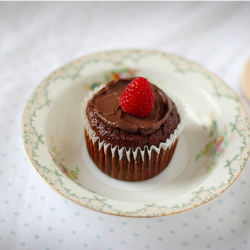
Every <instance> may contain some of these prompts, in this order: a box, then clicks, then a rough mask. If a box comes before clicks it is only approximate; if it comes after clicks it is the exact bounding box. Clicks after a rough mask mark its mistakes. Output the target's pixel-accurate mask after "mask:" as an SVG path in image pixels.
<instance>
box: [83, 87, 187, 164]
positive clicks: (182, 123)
mask: <svg viewBox="0 0 250 250" xmlns="http://www.w3.org/2000/svg"><path fill="white" fill-rule="evenodd" d="M103 87H105V85H102V86H100V87H96V88H95V89H94V91H90V92H89V94H88V95H87V96H86V97H84V101H83V102H82V116H83V123H84V127H85V129H86V132H87V134H88V136H89V138H91V140H92V143H93V144H95V142H96V141H98V144H99V150H101V148H102V147H103V149H104V153H105V155H106V152H107V149H108V148H109V146H111V152H112V157H113V156H114V155H115V152H116V149H117V148H118V154H119V160H121V159H122V157H123V156H125V155H126V156H127V160H128V161H130V159H131V156H132V157H133V159H134V160H136V158H137V155H138V152H139V153H140V155H141V158H142V161H144V155H145V152H147V153H148V156H149V159H150V158H151V155H152V152H153V151H155V152H156V153H157V154H159V153H160V151H161V149H163V150H165V151H166V150H167V149H170V148H171V146H172V145H174V144H175V142H176V140H178V138H179V136H180V134H181V131H182V130H183V128H184V126H185V119H186V111H185V108H184V106H183V104H182V102H181V101H180V100H179V99H178V98H177V97H176V96H175V95H173V94H171V93H167V95H168V97H169V98H170V99H171V100H172V101H173V102H174V103H175V106H176V108H177V111H178V113H179V115H180V123H179V124H178V126H177V128H176V129H175V131H174V133H173V134H171V135H170V138H169V139H167V140H166V142H165V143H163V142H162V143H160V145H159V147H156V146H144V149H143V150H142V149H141V148H140V147H138V148H136V149H135V150H133V149H132V148H130V149H126V148H125V147H121V148H119V147H118V146H112V145H111V144H110V143H107V142H105V141H103V140H101V139H100V137H98V136H97V135H96V133H95V131H94V130H92V129H91V127H90V124H89V121H88V117H87V115H86V107H87V104H88V101H89V100H91V99H92V97H93V95H94V94H96V93H97V92H98V91H99V90H101V89H102V88H103ZM124 150H125V152H126V154H124V152H123V151H124Z"/></svg>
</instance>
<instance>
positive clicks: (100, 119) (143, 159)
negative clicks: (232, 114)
mask: <svg viewBox="0 0 250 250" xmlns="http://www.w3.org/2000/svg"><path fill="white" fill-rule="evenodd" d="M172 99H173V98H172ZM173 100H174V99H173ZM173 100H171V99H170V98H169V97H168V96H167V95H166V94H165V93H164V92H163V91H162V90H161V89H160V88H158V87H157V86H156V85H154V84H152V83H149V82H148V80H147V79H145V78H143V77H137V78H126V79H118V80H115V81H111V82H109V83H108V84H107V85H106V86H104V87H102V88H101V89H100V88H99V89H97V90H95V91H94V92H91V93H90V94H89V95H88V96H87V97H86V98H85V101H84V103H83V120H84V126H85V136H86V144H87V149H88V152H89V155H90V157H91V158H92V160H93V161H94V163H95V165H96V166H97V167H98V168H99V169H100V170H101V171H102V172H103V173H105V174H107V175H109V176H111V177H113V178H115V179H119V180H125V181H141V180H146V179H149V178H152V177H154V176H156V175H158V174H159V173H160V172H162V171H163V170H164V169H165V168H166V167H167V166H168V164H169V162H170V161H171V159H172V157H173V154H174V151H175V148H176V145H177V143H178V138H179V135H180V132H181V130H182V128H183V126H184V123H183V120H184V115H185V111H184V108H183V106H182V104H181V103H180V102H179V100H178V99H175V100H174V101H175V103H174V102H173Z"/></svg>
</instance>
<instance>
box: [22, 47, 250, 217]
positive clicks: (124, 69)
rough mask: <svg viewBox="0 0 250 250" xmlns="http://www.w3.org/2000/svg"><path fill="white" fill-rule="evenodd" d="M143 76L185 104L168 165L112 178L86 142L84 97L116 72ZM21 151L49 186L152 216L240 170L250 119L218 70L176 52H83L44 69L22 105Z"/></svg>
mask: <svg viewBox="0 0 250 250" xmlns="http://www.w3.org/2000/svg"><path fill="white" fill-rule="evenodd" d="M132 76H143V77H146V78H147V79H148V80H149V81H150V82H152V83H154V84H156V85H158V86H159V87H160V88H162V89H163V90H164V91H165V92H166V93H167V94H168V93H170V92H171V93H172V94H175V95H176V96H177V97H178V98H179V99H180V100H181V101H182V102H183V104H184V106H185V108H186V111H187V119H186V125H185V128H184V130H183V132H182V134H181V137H180V139H179V142H178V145H177V148H176V151H175V154H174V157H173V159H172V161H171V163H170V165H169V166H168V167H167V168H166V169H165V170H164V171H163V172H162V173H160V174H159V175H158V176H156V177H154V178H152V179H149V180H146V181H141V182H124V181H119V180H115V179H112V178H111V177H109V176H106V175H105V174H103V173H102V172H101V171H100V170H98V169H97V168H96V167H95V165H94V164H93V162H92V160H91V159H90V157H89V155H88V153H87V150H86V145H85V139H84V134H83V132H84V127H83V121H82V115H81V102H82V100H83V97H84V96H85V95H86V94H87V93H88V92H89V91H90V90H92V89H94V87H95V86H99V85H100V84H105V83H107V82H108V81H110V80H113V79H117V78H120V77H132ZM22 136H23V144H24V148H25V151H26V154H27V156H28V158H29V160H30V162H31V164H32V165H33V167H34V168H35V169H36V171H37V172H38V174H39V175H40V176H41V177H42V178H43V179H44V181H45V182H46V183H47V184H48V185H49V186H50V187H52V188H53V189H54V190H56V191H57V192H59V193H60V194H62V195H63V196H65V197H67V198H69V199H70V200H72V201H74V202H76V203H78V204H80V205H83V206H85V207H88V208H91V209H94V210H97V211H100V212H104V213H109V214H114V215H121V216H136V217H154V216H165V215H170V214H176V213H180V212H184V211H188V210H190V209H193V208H195V207H198V206H200V205H202V204H204V203H206V202H208V201H211V200H212V199H214V198H215V197H217V196H218V195H220V194H221V193H222V192H224V191H225V190H226V189H227V188H228V187H229V186H231V185H232V183H233V182H234V181H235V180H236V179H237V178H238V176H239V175H240V173H241V172H242V170H243V168H244V166H245V165H246V162H247V159H248V156H249V136H250V126H249V119H248V116H247V113H246V111H245V109H244V107H243V105H242V104H241V102H240V100H239V99H238V97H237V96H236V95H235V93H234V92H233V91H232V90H231V89H230V88H229V87H228V86H227V85H226V84H225V83H224V82H223V81H222V80H221V79H219V78H218V77H217V76H215V75H214V74H212V73H210V72H209V71H207V70H206V69H204V68H203V67H201V66H199V65H197V64H195V63H192V62H189V61H187V60H185V59H183V58H180V57H178V56H174V55H169V54H166V53H161V52H154V51H144V50H119V51H109V52H102V53H98V54H93V55H89V56H85V57H83V58H80V59H78V60H75V61H73V62H70V63H68V64H66V65H64V66H63V67H61V68H59V69H58V70H56V71H55V72H53V73H52V74H51V75H49V76H48V77H47V78H46V79H45V80H44V81H43V82H42V83H40V85H39V86H38V87H37V88H36V89H35V91H34V92H33V94H32V95H31V97H30V98H29V100H28V103H27V105H26V108H25V111H24V115H23V121H22Z"/></svg>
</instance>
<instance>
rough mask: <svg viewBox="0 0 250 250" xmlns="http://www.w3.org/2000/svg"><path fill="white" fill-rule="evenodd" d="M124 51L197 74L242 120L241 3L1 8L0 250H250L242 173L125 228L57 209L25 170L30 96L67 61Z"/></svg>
mask: <svg viewBox="0 0 250 250" xmlns="http://www.w3.org/2000/svg"><path fill="white" fill-rule="evenodd" d="M126 48H132V49H148V50H157V51H163V52H167V53H171V54H176V55H179V56H181V57H184V58H186V59H188V60H191V61H193V62H196V63H198V64H200V65H202V66H204V67H205V68H207V69H208V70H210V71H212V72H214V73H215V74H217V75H218V76H219V77H220V78H222V79H223V80H224V81H225V82H226V83H227V84H228V85H229V86H230V87H231V88H232V89H233V90H234V91H235V92H236V94H237V95H238V96H239V98H240V99H241V101H242V102H243V104H244V105H245V107H246V109H247V111H248V113H250V105H249V103H248V102H247V101H246V99H245V97H244V96H243V92H242V88H241V72H242V68H243V66H244V63H245V62H246V60H247V59H248V57H249V56H250V3H249V2H1V3H0V190H1V195H0V249H46V250H51V249H59V248H60V249H94V250H95V249H107V250H108V249H109V250H110V249H112V250H114V249H139V250H140V249H157V250H158V249H199V250H201V249H216V250H218V249H220V250H224V249H230V250H232V249H234V250H236V249H241V250H244V249H250V227H249V225H250V214H249V208H250V206H249V204H250V196H249V188H250V181H249V177H248V176H249V173H250V170H249V166H247V167H246V169H245V170H244V172H243V174H242V175H241V176H240V177H239V179H238V180H237V181H236V183H235V184H234V185H233V186H232V187H231V188H230V189H229V190H228V191H227V192H225V193H224V194H222V195H221V196H220V197H219V198H218V199H215V200H213V201H211V202H209V203H208V204H207V205H204V206H202V207H200V208H199V209H195V210H192V211H190V212H186V213H183V214H180V215H175V216H170V217H166V218H164V217H163V218H154V219H133V218H125V217H124V218H123V217H115V216H110V215H105V214H101V213H97V212H95V211H91V210H88V209H86V208H84V207H80V206H78V205H77V204H74V203H73V202H71V201H68V200H66V199H64V198H63V197H62V196H60V195H58V194H57V193H56V192H54V191H52V190H51V189H50V187H48V186H47V185H46V184H45V183H43V181H42V180H41V179H40V177H39V176H38V175H37V174H36V173H35V171H34V170H33V168H32V167H31V165H30V163H29V162H28V161H27V158H26V156H25V153H24V150H23V148H22V139H21V119H22V114H23V111H24V107H25V105H26V102H27V100H28V98H29V96H30V95H31V93H32V92H33V91H34V89H35V87H36V86H37V85H38V84H39V83H40V82H41V81H42V80H43V79H44V78H45V77H46V76H48V75H49V74H50V73H51V72H52V71H54V70H55V69H57V68H58V67H60V66H62V65H63V64H65V63H67V62H69V61H71V60H74V59H76V58H79V57H82V56H85V55H88V54H91V53H95V52H100V51H106V50H117V49H126ZM248 165H249V163H248Z"/></svg>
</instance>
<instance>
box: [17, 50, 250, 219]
mask: <svg viewBox="0 0 250 250" xmlns="http://www.w3.org/2000/svg"><path fill="white" fill-rule="evenodd" d="M122 52H127V53H129V52H131V53H132V52H134V53H136V52H141V53H152V54H161V55H165V56H169V57H175V58H178V59H180V60H183V61H185V62H186V63H191V64H192V65H194V66H198V67H199V68H200V69H202V70H204V71H206V72H207V73H209V74H210V75H212V76H213V77H215V78H217V79H218V80H220V82H221V83H222V84H223V85H224V86H225V87H227V88H228V89H230V91H231V92H232V93H233V95H234V96H235V97H236V98H237V100H238V102H239V104H240V106H241V107H242V108H243V110H244V113H245V115H246V117H247V120H248V123H249V124H250V119H249V115H248V113H247V111H246V108H245V106H244V105H243V103H242V101H241V99H240V98H239V96H238V95H237V94H236V93H235V91H234V90H233V89H232V88H231V87H230V86H229V85H227V84H226V83H225V82H224V81H223V80H222V79H221V78H220V77H219V76H217V75H216V74H214V73H213V72H211V71H210V70H208V69H206V68H205V67H203V66H202V65H200V64H198V63H196V62H193V61H191V60H189V59H186V58H184V57H182V56H179V55H176V54H171V53H167V52H163V51H159V50H147V49H115V50H105V51H99V52H96V53H89V54H87V55H84V56H81V57H78V58H76V59H73V60H71V61H69V62H67V63H65V64H63V65H61V66H60V67H58V68H56V69H55V70H54V71H52V72H51V73H50V74H48V75H47V76H46V77H45V78H44V79H43V80H42V81H41V82H40V83H39V84H38V85H37V86H36V87H35V89H34V91H33V92H32V93H31V94H30V96H29V98H28V100H27V103H26V105H25V108H24V112H23V116H22V122H21V136H22V144H23V148H24V151H25V154H26V156H27V158H28V161H29V162H30V164H31V166H32V167H33V168H34V170H35V171H36V172H37V174H38V175H39V176H40V178H41V179H42V180H43V181H44V182H45V183H46V184H47V185H48V186H49V187H50V188H52V189H53V190H54V191H56V192H57V193H59V194H60V195H62V196H63V197H65V198H67V199H69V200H70V201H73V202H74V203H76V204H78V205H80V206H83V207H86V208H88V209H91V210H94V211H96V212H102V213H105V214H110V215H116V216H122V217H133V218H155V217H163V216H164V217H165V216H169V215H175V214H179V213H183V212H187V211H190V210H193V209H195V208H198V207H200V206H202V205H205V204H207V203H208V202H210V201H212V200H214V199H215V198H217V197H218V196H220V195H221V194H222V193H223V192H225V191H226V190H227V189H229V188H230V187H231V186H232V184H233V183H235V181H236V180H237V179H238V178H239V176H240V175H241V174H242V172H243V170H244V169H245V167H246V165H247V163H248V160H249V154H248V155H247V160H246V161H245V163H244V166H243V167H242V169H241V170H240V172H239V174H238V176H236V178H235V179H234V180H233V181H232V182H231V183H230V184H228V185H227V187H226V188H225V189H224V190H222V191H220V193H219V194H218V195H216V196H215V197H212V198H211V199H209V200H207V201H204V202H202V203H201V204H199V205H194V206H192V207H191V208H186V209H183V210H182V211H178V212H174V213H169V214H162V215H142V216H141V215H132V214H117V213H111V212H106V211H101V210H98V209H94V208H91V207H88V206H86V205H84V204H81V203H78V202H77V201H75V200H73V199H71V198H70V197H67V196H66V195H64V194H63V193H61V192H59V191H58V190H56V189H55V188H54V187H53V186H52V185H50V184H49V183H48V182H47V181H46V180H45V179H44V178H43V177H42V176H41V174H40V173H39V172H38V170H37V169H36V167H35V163H33V162H32V161H31V159H30V157H29V156H28V153H27V151H26V147H25V142H24V133H23V132H24V115H25V111H26V109H27V107H28V104H29V101H30V99H31V98H32V96H33V94H34V93H35V92H36V91H37V89H38V88H39V87H40V85H41V84H42V83H43V82H44V81H45V80H46V79H47V78H49V77H50V76H51V75H53V74H54V73H55V72H56V71H58V70H60V69H61V68H63V67H65V66H67V65H69V64H71V63H74V62H76V61H78V60H82V59H86V58H88V57H97V56H98V55H101V54H103V53H105V54H106V53H114V54H115V53H122ZM249 144H250V143H248V144H247V145H249ZM82 188H83V187H82ZM83 189H85V188H83ZM85 190H87V189H85ZM97 196H99V197H103V196H101V195H98V194H97ZM103 198H105V197H103ZM108 199H110V200H115V199H111V198H108ZM115 201H116V200H115Z"/></svg>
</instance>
